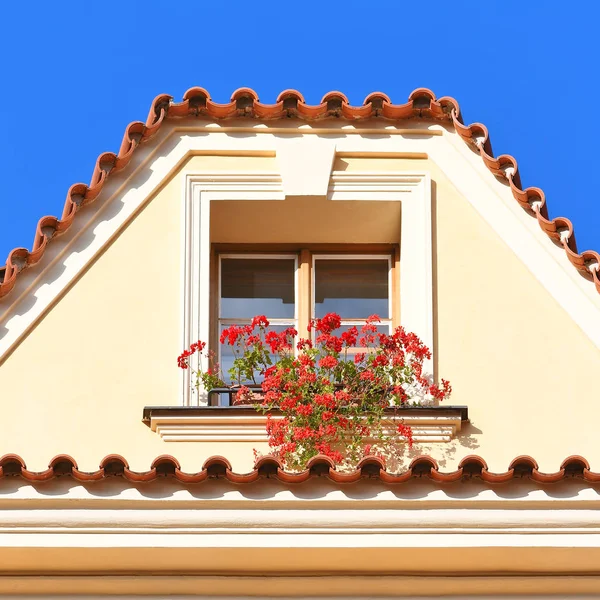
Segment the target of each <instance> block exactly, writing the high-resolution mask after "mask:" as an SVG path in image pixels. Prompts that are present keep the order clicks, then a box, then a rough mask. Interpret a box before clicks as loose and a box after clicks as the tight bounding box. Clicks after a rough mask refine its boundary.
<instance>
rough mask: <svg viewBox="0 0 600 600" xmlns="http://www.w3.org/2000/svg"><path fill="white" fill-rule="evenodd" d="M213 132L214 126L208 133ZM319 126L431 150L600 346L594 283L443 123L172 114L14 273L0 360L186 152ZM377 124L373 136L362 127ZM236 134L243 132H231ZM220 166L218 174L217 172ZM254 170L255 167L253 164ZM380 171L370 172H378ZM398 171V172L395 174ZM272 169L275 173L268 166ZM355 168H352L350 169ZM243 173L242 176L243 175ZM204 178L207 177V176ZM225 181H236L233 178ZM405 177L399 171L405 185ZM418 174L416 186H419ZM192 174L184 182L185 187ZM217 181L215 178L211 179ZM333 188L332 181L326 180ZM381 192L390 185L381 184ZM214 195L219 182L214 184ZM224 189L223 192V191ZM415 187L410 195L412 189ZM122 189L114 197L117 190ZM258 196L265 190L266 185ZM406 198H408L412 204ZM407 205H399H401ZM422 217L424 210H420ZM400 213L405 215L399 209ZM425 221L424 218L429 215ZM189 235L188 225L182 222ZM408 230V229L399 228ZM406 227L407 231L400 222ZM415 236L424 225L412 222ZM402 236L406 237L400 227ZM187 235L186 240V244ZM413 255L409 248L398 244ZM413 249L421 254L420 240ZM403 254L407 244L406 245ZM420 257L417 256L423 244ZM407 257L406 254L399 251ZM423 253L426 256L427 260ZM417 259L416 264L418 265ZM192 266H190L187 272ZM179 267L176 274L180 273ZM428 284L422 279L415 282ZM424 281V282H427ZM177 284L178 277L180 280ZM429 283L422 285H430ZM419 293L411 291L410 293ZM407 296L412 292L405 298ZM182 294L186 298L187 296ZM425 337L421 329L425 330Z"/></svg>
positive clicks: (344, 144)
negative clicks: (70, 223)
mask: <svg viewBox="0 0 600 600" xmlns="http://www.w3.org/2000/svg"><path fill="white" fill-rule="evenodd" d="M209 132H210V135H207V133H209ZM305 133H306V134H308V133H313V134H318V135H319V136H328V135H335V136H336V143H335V148H336V152H337V153H338V154H339V155H348V154H353V155H356V156H369V155H373V156H386V155H387V156H390V157H396V156H402V155H406V154H414V155H421V156H427V154H429V156H430V157H431V158H432V159H433V160H434V161H435V162H436V163H437V164H438V165H439V166H440V168H441V169H442V170H443V171H444V172H445V174H446V175H447V176H448V178H449V179H450V181H452V182H453V183H454V184H455V185H456V187H457V189H458V190H459V191H460V192H461V194H462V195H463V196H464V198H465V199H466V200H467V201H468V202H470V203H471V204H472V205H473V206H474V208H476V210H478V212H479V213H480V214H481V215H482V217H483V218H484V219H485V220H486V221H487V222H488V224H489V225H490V226H491V227H492V229H493V230H494V231H495V232H496V233H497V234H498V235H499V237H500V238H501V239H503V240H504V242H505V243H506V244H507V245H508V246H509V247H510V248H511V249H512V250H513V251H514V252H515V254H516V255H517V256H518V257H519V258H520V259H521V260H522V261H523V262H524V264H525V265H526V266H527V267H528V268H529V269H530V271H531V272H532V273H533V274H534V275H535V276H536V278H537V279H538V281H540V283H542V285H543V286H544V287H545V288H546V289H547V290H548V292H549V293H550V294H551V295H552V296H553V297H554V298H555V299H556V300H557V302H558V303H559V304H560V306H562V307H563V308H564V310H565V311H566V312H567V313H568V314H569V315H570V317H571V318H572V319H573V320H574V321H575V322H576V323H577V324H578V325H579V326H580V327H581V329H582V330H583V332H584V333H585V334H586V335H587V336H588V337H589V339H590V340H591V341H592V342H593V343H594V344H595V345H596V346H597V347H598V348H600V296H599V295H598V294H597V293H596V291H595V289H594V286H593V285H592V284H590V282H588V281H586V280H584V279H583V278H582V277H581V276H580V275H579V274H578V273H577V272H576V270H575V269H574V268H573V267H572V265H571V264H570V263H569V261H568V259H567V257H566V256H565V253H564V251H563V250H562V249H561V248H558V247H555V246H554V244H552V242H551V241H550V240H549V239H548V238H547V236H546V235H545V234H544V233H543V232H542V231H541V230H540V228H539V226H538V224H537V222H536V220H535V219H533V218H531V217H530V216H529V215H527V214H526V213H525V212H524V211H523V210H522V209H521V207H520V206H518V204H517V203H516V202H515V200H514V199H513V198H512V195H511V193H510V190H509V189H508V188H507V186H505V185H503V184H502V183H500V182H498V181H496V179H495V178H494V176H493V175H492V174H491V173H490V172H489V171H488V170H487V169H486V167H485V165H484V164H483V162H482V161H481V158H480V157H479V156H477V155H476V154H475V153H473V152H472V151H471V150H470V149H469V148H468V147H467V146H466V145H465V144H464V142H463V141H462V140H460V139H459V137H458V136H457V135H456V134H455V133H453V132H447V131H445V130H444V128H443V127H441V126H440V125H437V124H431V125H429V126H428V127H427V128H426V129H423V128H421V129H419V128H411V127H404V128H398V127H394V126H393V125H389V124H387V123H383V122H382V123H373V124H372V126H371V127H369V128H367V129H365V128H364V127H361V126H360V124H351V123H345V122H344V123H340V124H339V125H337V126H334V125H332V124H331V123H328V124H327V126H326V127H320V126H319V124H316V125H306V124H303V125H298V124H297V123H294V124H290V125H289V126H283V124H281V123H280V124H279V125H277V126H273V125H271V124H268V123H253V122H248V121H243V122H239V123H236V122H234V121H232V122H231V123H228V124H227V125H226V126H223V125H222V124H219V123H205V122H198V121H196V122H194V123H193V124H191V123H189V122H188V123H185V124H177V126H176V125H175V124H174V123H166V124H165V125H163V127H161V130H160V131H159V133H158V134H157V136H156V137H155V138H154V139H153V141H152V142H151V143H149V144H145V145H143V146H141V147H140V148H139V149H138V150H137V151H136V152H135V154H134V156H133V159H132V161H131V163H130V165H129V167H128V168H127V170H126V171H125V172H124V173H122V174H117V175H113V176H111V177H110V178H109V180H108V182H107V184H106V186H105V187H104V189H103V192H102V201H101V202H95V203H93V204H91V205H90V206H88V207H87V208H86V209H85V212H82V213H81V214H80V215H79V216H78V218H77V220H78V224H76V225H75V226H74V227H72V228H71V229H70V230H69V231H68V232H67V233H66V234H65V235H64V236H62V238H61V240H60V241H57V242H54V243H52V244H50V245H49V247H48V249H47V250H46V252H45V256H44V259H43V261H42V265H41V266H39V267H35V268H31V269H27V270H26V271H24V272H23V273H22V274H21V275H20V276H19V282H18V284H17V289H16V290H15V291H13V292H12V293H11V294H10V295H9V296H8V297H7V299H6V300H4V301H2V306H3V315H2V316H1V317H0V360H2V359H3V358H4V357H5V356H6V355H7V354H8V353H9V352H11V350H12V349H13V348H14V347H15V345H16V344H18V343H19V341H20V340H21V339H22V337H23V336H24V335H25V334H26V333H27V332H28V331H29V330H30V329H31V328H32V327H34V326H35V323H36V322H37V321H38V320H39V319H40V318H41V317H42V316H43V315H44V314H45V313H46V312H47V311H48V310H49V309H50V308H51V307H52V305H53V304H54V303H55V302H56V301H57V300H58V299H59V298H60V296H61V294H62V293H64V292H65V290H67V289H68V288H69V286H71V285H72V283H73V282H74V281H75V280H76V279H77V277H78V276H79V274H80V273H81V272H82V271H84V270H85V269H86V268H87V267H88V265H89V264H90V263H91V262H92V261H93V260H94V259H95V258H96V257H97V256H98V255H99V254H100V253H101V252H102V251H103V249H104V248H105V246H106V245H107V244H109V243H110V242H111V241H112V240H113V239H115V238H116V237H117V236H118V235H119V233H120V232H121V231H122V230H123V229H124V228H125V227H126V226H127V224H128V223H129V222H130V221H131V220H132V219H133V218H134V217H135V215H136V213H137V212H138V211H139V210H140V208H141V207H142V206H143V205H144V203H145V202H146V201H147V200H148V199H149V198H150V197H152V195H153V194H154V193H155V192H156V191H157V190H158V189H159V188H160V186H161V185H162V183H163V182H164V181H165V180H166V179H167V178H168V177H169V176H170V174H172V173H174V172H175V171H176V170H177V169H178V168H179V167H180V166H181V165H183V164H184V161H185V160H186V159H187V158H188V157H190V156H192V155H193V154H194V153H198V152H199V153H212V154H219V153H228V154H231V153H235V154H237V155H239V156H244V155H249V154H252V155H256V154H257V153H260V154H262V155H263V156H264V155H269V154H270V155H273V154H274V153H275V152H276V150H277V145H278V141H277V140H278V139H279V137H280V136H282V135H291V136H298V134H305ZM373 133H379V134H380V135H378V136H376V137H373V136H372V137H365V134H373ZM237 134H239V135H237ZM140 175H141V176H140ZM223 175H224V174H223V173H218V174H216V177H217V178H220V177H222V176H223ZM253 175H255V174H253ZM379 175H380V174H372V176H374V177H376V176H379ZM396 175H397V174H396ZM271 176H272V174H271ZM347 176H348V177H352V174H348V175H347ZM246 177H247V176H246ZM420 179H421V181H422V185H421V188H422V190H423V191H422V194H421V195H422V196H423V195H425V196H427V197H429V199H430V185H429V181H428V177H427V176H426V175H425V178H424V179H423V178H420ZM251 184H252V185H254V186H255V187H261V186H262V187H263V188H265V191H267V190H268V194H271V195H272V196H277V198H278V199H281V198H283V191H282V187H281V182H280V180H279V178H277V181H274V180H273V179H271V180H270V181H269V180H267V181H262V182H261V180H260V176H259V177H258V180H256V179H253V180H252V182H251ZM206 185H208V186H210V182H209V181H206ZM229 185H230V187H231V188H232V190H233V188H234V187H235V186H234V182H233V181H232V182H231V183H230V184H229ZM409 185H411V182H410V181H405V183H404V184H403V187H404V188H406V187H408V186H409ZM419 185H420V184H419V181H416V182H412V186H413V187H414V186H416V187H419ZM187 186H188V182H186V183H185V187H186V195H187ZM217 187H218V186H217ZM334 187H337V190H336V195H337V197H340V198H341V197H343V195H344V191H346V190H344V189H343V188H344V186H343V185H342V179H339V180H338V182H334ZM330 188H331V186H330ZM379 188H380V190H381V193H382V194H387V195H390V194H393V192H390V191H389V190H385V186H381V185H380V186H379ZM214 193H215V194H216V196H215V197H217V196H218V195H219V191H218V190H215V192H214ZM225 195H227V192H225ZM418 196H419V193H417V194H416V196H412V199H415V202H416V198H417V197H418ZM115 198H119V199H120V202H118V203H115V202H113V200H114V199H115ZM262 199H265V196H264V194H262ZM410 204H411V201H410V200H409V205H408V206H407V208H408V210H409V211H410V210H411V208H410ZM425 205H426V206H425V210H426V211H430V210H431V206H430V202H425ZM403 212H404V206H403ZM421 217H422V220H423V221H424V222H427V221H428V219H427V218H426V215H421ZM403 220H404V219H403ZM429 221H430V219H429ZM182 227H183V228H184V231H185V233H186V237H187V235H191V232H189V231H187V230H186V229H185V223H183V224H182ZM403 233H404V232H403ZM406 233H408V234H409V235H411V232H408V231H407V232H406ZM412 235H415V236H417V235H418V237H420V238H422V237H423V232H422V231H420V232H417V230H415V231H414V232H412ZM403 239H407V238H406V236H404V235H403ZM185 247H188V246H187V241H186V246H185ZM402 250H403V251H404V250H406V251H407V252H409V255H408V256H411V255H413V253H412V252H411V249H410V248H403V249H402ZM414 250H415V252H414V254H417V252H416V248H415V249H414ZM403 258H404V259H406V258H407V254H406V253H404V252H403ZM420 259H421V260H423V254H421V256H420ZM404 262H405V264H406V262H407V261H406V260H405V261H404ZM427 262H429V261H427ZM417 270H418V269H417V268H416V267H415V271H417ZM402 271H403V279H402V289H401V296H402V298H403V299H404V301H405V302H406V303H407V305H406V306H402V314H403V315H404V316H405V317H406V316H408V317H409V321H410V322H408V323H406V326H407V327H408V328H410V329H412V330H414V331H416V332H417V333H419V335H420V336H421V337H422V338H426V337H427V334H426V331H427V328H428V327H429V328H431V323H429V322H426V321H424V320H423V315H425V314H428V315H430V314H431V311H430V310H429V311H428V310H423V309H421V310H419V311H418V312H416V313H414V314H413V315H412V316H411V309H415V310H416V309H417V307H416V306H414V300H415V299H414V298H412V299H410V295H409V296H407V295H406V294H404V291H406V290H409V291H410V290H411V287H407V286H408V284H409V283H410V281H406V282H405V281H404V278H405V277H406V278H408V279H409V280H410V278H411V277H412V278H414V279H415V280H416V281H415V283H417V284H418V283H419V278H418V273H417V272H412V273H411V272H410V270H409V271H408V272H407V269H402ZM188 276H189V274H188ZM186 277H187V276H186V274H182V279H184V280H185V279H186ZM421 284H422V285H423V286H424V287H425V289H426V288H427V282H421ZM429 287H430V286H429ZM182 289H184V288H183V286H182ZM426 291H427V289H426ZM415 296H416V294H415ZM423 298H425V302H426V303H429V302H430V298H431V294H430V293H425V294H424V295H421V297H420V301H421V303H422V302H423ZM409 299H410V302H409ZM184 302H185V300H184V301H183V302H182V305H183V304H184ZM424 341H425V339H424Z"/></svg>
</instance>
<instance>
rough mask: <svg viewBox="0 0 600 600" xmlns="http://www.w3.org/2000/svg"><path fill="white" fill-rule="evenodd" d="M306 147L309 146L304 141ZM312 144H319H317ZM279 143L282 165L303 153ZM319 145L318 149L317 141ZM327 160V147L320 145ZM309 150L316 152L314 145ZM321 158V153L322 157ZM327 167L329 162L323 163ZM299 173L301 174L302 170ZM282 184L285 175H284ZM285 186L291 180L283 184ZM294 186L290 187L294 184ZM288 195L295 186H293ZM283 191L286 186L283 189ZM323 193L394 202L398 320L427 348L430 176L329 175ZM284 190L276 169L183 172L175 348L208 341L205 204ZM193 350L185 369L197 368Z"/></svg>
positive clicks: (268, 196) (187, 382)
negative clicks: (398, 208)
mask: <svg viewBox="0 0 600 600" xmlns="http://www.w3.org/2000/svg"><path fill="white" fill-rule="evenodd" d="M307 146H308V147H312V145H311V144H308V145H307ZM317 146H319V144H317ZM281 147H285V148H286V151H285V155H284V162H285V164H288V166H289V165H291V164H293V163H294V162H297V163H300V162H301V160H300V159H301V158H302V156H303V153H302V152H301V153H300V155H299V156H296V155H295V154H294V149H296V148H298V147H300V148H302V150H303V151H304V150H306V148H304V146H303V145H302V144H300V145H299V146H298V145H297V144H294V145H291V144H289V145H283V146H280V147H278V148H281ZM319 147H321V146H319ZM321 149H322V150H323V152H327V153H328V154H327V156H329V158H328V159H327V160H328V163H327V164H331V163H332V162H333V152H334V150H335V147H334V146H332V145H331V144H326V145H324V146H323V147H322V148H321ZM315 151H316V150H315ZM324 160H325V158H324ZM328 168H329V167H328ZM301 172H302V173H304V175H305V177H309V174H308V173H306V172H304V171H301ZM323 181H324V175H323V173H320V175H319V177H317V178H316V181H315V182H314V185H311V184H309V183H305V184H304V188H303V189H304V191H306V192H307V193H308V192H310V193H313V192H314V193H316V192H318V191H319V190H321V187H322V183H323ZM288 183H289V180H288ZM290 185H292V184H290ZM294 185H295V184H294ZM294 185H292V188H293V189H294V190H295V193H299V191H301V190H300V188H297V187H294ZM288 191H289V189H288ZM322 191H323V192H325V191H326V192H327V198H328V199H329V200H332V201H338V200H351V201H387V202H402V220H401V233H400V240H399V242H400V256H401V268H400V289H401V290H402V292H401V294H400V315H401V322H402V325H404V326H405V327H406V328H407V329H408V330H409V331H414V332H415V333H417V334H418V335H419V336H420V337H421V339H422V340H423V342H424V343H425V344H426V345H427V346H428V347H429V348H431V349H432V354H433V353H435V348H434V344H433V342H434V332H433V254H432V223H431V180H430V177H429V175H428V174H427V173H424V172H423V173H416V172H415V173H402V172H392V173H388V172H377V171H375V172H370V171H366V172H357V173H345V172H343V171H334V172H333V173H331V176H330V179H329V185H328V187H327V189H326V190H325V188H323V189H322ZM286 195H287V192H286V191H285V190H284V187H283V182H282V180H281V177H280V175H279V173H242V172H237V173H231V172H221V173H201V174H188V175H187V176H186V177H185V182H184V198H185V200H184V203H185V208H184V211H183V224H182V227H183V231H184V235H183V236H182V241H183V245H182V255H183V256H184V265H183V284H182V289H183V300H182V305H183V307H184V314H183V323H182V331H183V339H182V347H184V348H187V347H188V346H189V345H190V343H191V342H194V341H196V340H199V339H201V340H207V339H209V320H210V310H209V304H210V303H209V294H208V293H203V292H202V290H209V289H210V273H209V271H210V203H211V202H213V201H218V200H244V201H252V200H284V199H285V196H286ZM197 361H198V357H197V355H194V357H193V360H192V362H191V367H192V369H196V368H197V367H198V362H197ZM433 365H434V358H433V357H432V359H431V360H428V361H425V364H424V367H425V371H426V372H428V373H431V374H433ZM190 377H191V375H190V371H189V370H187V371H183V372H182V375H181V389H182V404H183V406H190V405H192V394H191V392H190V387H191V379H190ZM197 402H198V404H199V405H205V404H206V398H205V396H204V395H203V394H199V395H198V396H197Z"/></svg>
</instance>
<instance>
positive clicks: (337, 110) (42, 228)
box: [0, 87, 600, 299]
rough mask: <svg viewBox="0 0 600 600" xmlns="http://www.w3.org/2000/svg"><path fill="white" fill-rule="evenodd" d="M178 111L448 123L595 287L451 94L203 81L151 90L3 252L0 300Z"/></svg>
mask: <svg viewBox="0 0 600 600" xmlns="http://www.w3.org/2000/svg"><path fill="white" fill-rule="evenodd" d="M184 117H203V118H208V119H213V120H222V119H234V118H240V117H243V118H255V119H258V120H274V119H284V118H297V119H302V120H306V121H320V120H324V119H334V118H337V119H346V120H348V121H358V120H366V119H374V118H379V119H386V120H390V121H396V120H404V119H425V120H434V121H436V120H437V121H444V122H448V123H450V124H452V125H453V126H454V128H455V130H456V132H457V133H458V135H459V136H460V137H461V138H462V139H463V140H464V141H465V142H466V143H467V144H469V145H470V146H471V147H472V148H473V150H475V151H476V152H478V153H479V155H480V156H481V158H482V160H483V162H484V164H485V165H486V167H487V168H488V169H489V170H490V171H491V172H492V173H493V174H494V175H495V176H496V177H498V178H499V179H502V180H503V181H505V182H507V183H508V185H509V186H510V189H511V191H512V195H513V197H514V199H515V200H516V201H517V202H518V203H519V204H520V205H521V207H522V208H523V209H524V210H525V211H526V212H527V213H528V214H530V215H531V216H533V217H535V218H536V219H537V221H538V223H539V225H540V227H541V228H542V230H543V231H544V232H545V233H546V235H548V237H550V238H551V239H552V240H553V241H554V242H556V243H557V244H559V245H561V246H562V247H563V249H564V251H565V253H566V254H567V257H568V258H569V261H570V262H571V264H572V265H573V266H574V267H575V268H576V269H577V270H578V271H579V272H580V273H581V274H582V275H583V276H584V277H586V278H587V279H589V280H591V281H593V283H594V285H595V286H596V290H597V291H598V293H600V254H599V253H598V252H595V251H592V250H587V251H584V252H579V251H578V250H577V244H576V242H575V235H574V232H573V225H572V223H571V221H569V219H566V218H564V217H556V218H554V219H549V218H548V209H547V206H546V197H545V195H544V192H543V191H542V190H541V189H540V188H537V187H529V188H526V189H523V187H522V185H521V178H520V176H519V170H518V166H517V161H516V160H515V158H513V157H512V156H509V155H506V154H505V155H501V156H498V157H494V154H493V152H492V146H491V142H490V138H489V134H488V130H487V128H486V127H485V125H482V124H480V123H474V124H472V125H465V124H464V123H463V120H462V116H461V113H460V107H459V105H458V103H457V102H456V100H454V99H453V98H450V97H443V98H439V99H436V96H435V94H434V93H433V92H432V91H431V90H428V89H426V88H418V89H416V90H414V91H413V92H412V93H411V94H410V96H409V97H408V102H406V103H405V104H393V103H392V102H391V100H390V99H389V97H388V96H386V95H385V94H383V93H381V92H374V93H372V94H369V95H368V96H367V97H366V98H365V101H364V103H363V105H362V106H351V105H350V103H349V102H348V98H347V97H346V96H345V95H344V94H342V93H341V92H337V91H332V92H329V93H327V94H325V95H324V96H323V99H322V100H321V103H320V104H314V105H311V104H307V103H306V102H305V100H304V97H303V96H302V94H301V93H300V92H298V91H296V90H284V91H283V92H281V93H280V94H279V96H278V97H277V101H276V102H275V104H263V103H262V102H260V100H259V98H258V94H257V93H256V92H255V91H254V90H252V89H249V88H239V89H237V90H236V91H234V92H233V94H232V95H231V100H230V102H228V103H225V104H219V103H216V102H213V101H212V99H211V97H210V94H209V93H208V91H207V90H205V89H204V88H200V87H193V88H190V89H189V90H188V91H187V92H186V93H185V94H184V95H183V101H182V102H173V98H172V97H171V96H169V95H167V94H161V95H159V96H157V97H156V98H155V99H154V101H153V102H152V104H151V106H150V111H149V113H148V117H147V119H146V121H145V122H144V123H142V122H141V121H135V122H133V123H130V124H129V125H128V126H127V127H126V128H125V133H124V136H123V140H122V142H121V147H120V149H119V152H118V153H117V154H114V153H112V152H105V153H104V154H101V155H100V156H99V157H98V159H97V161H96V166H95V168H94V172H93V173H92V177H91V180H90V183H89V184H87V185H86V184H84V183H76V184H74V185H72V186H71V187H70V188H69V191H68V192H67V198H66V200H65V205H64V209H63V212H62V216H61V217H60V218H59V217H55V216H46V217H42V218H41V219H40V220H39V221H38V224H37V228H36V232H35V236H34V240H33V246H32V248H31V250H27V249H26V248H15V249H13V250H12V251H11V252H9V255H8V258H7V260H6V264H5V266H4V267H0V299H1V298H2V297H4V296H6V295H7V294H8V293H10V291H11V290H12V289H13V288H14V287H15V284H16V282H17V279H18V276H19V273H20V272H21V271H22V270H23V269H26V268H28V267H31V266H33V265H35V264H37V263H38V262H39V261H40V260H41V259H42V256H43V255H44V251H45V249H46V246H47V244H48V242H49V241H50V240H52V239H53V238H54V237H57V236H59V235H60V234H62V233H64V232H65V231H66V230H67V229H69V227H71V225H72V224H73V222H74V220H75V217H76V215H77V211H78V210H79V208H80V207H81V206H84V205H86V204H89V203H90V202H93V201H94V200H95V198H96V197H97V196H98V194H99V193H100V191H101V190H102V188H103V186H104V184H105V183H106V181H107V179H108V178H109V177H110V176H111V175H112V174H113V173H117V172H119V171H121V170H122V169H124V168H125V167H126V166H127V165H128V164H129V161H130V160H131V157H132V155H133V152H134V151H135V150H136V148H138V146H139V145H140V144H141V143H142V142H145V141H147V140H149V139H150V138H152V137H153V136H154V135H155V134H156V132H157V131H158V130H159V128H160V127H161V125H162V124H163V122H164V121H165V120H167V119H175V118H184Z"/></svg>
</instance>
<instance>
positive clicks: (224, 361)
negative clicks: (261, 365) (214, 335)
mask: <svg viewBox="0 0 600 600" xmlns="http://www.w3.org/2000/svg"><path fill="white" fill-rule="evenodd" d="M227 327H229V325H221V327H220V328H219V336H220V335H221V332H222V331H223V329H227ZM288 327H293V325H292V324H290V325H271V326H270V327H269V330H270V331H276V332H277V333H280V332H282V331H283V330H284V329H287V328H288ZM295 343H296V342H295V341H294V347H295ZM219 346H220V367H221V371H222V373H223V377H224V381H225V382H226V383H232V381H231V376H230V375H229V373H228V372H227V371H228V370H229V369H231V367H232V366H233V360H234V358H235V357H236V355H235V353H234V348H233V347H231V346H230V345H229V344H220V345H219ZM235 350H236V351H238V356H239V348H238V347H235ZM270 356H271V361H272V362H273V363H274V362H276V356H275V355H272V354H270ZM262 379H263V378H262V377H257V379H256V383H261V382H262ZM234 383H237V382H234ZM245 383H251V382H245Z"/></svg>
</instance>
